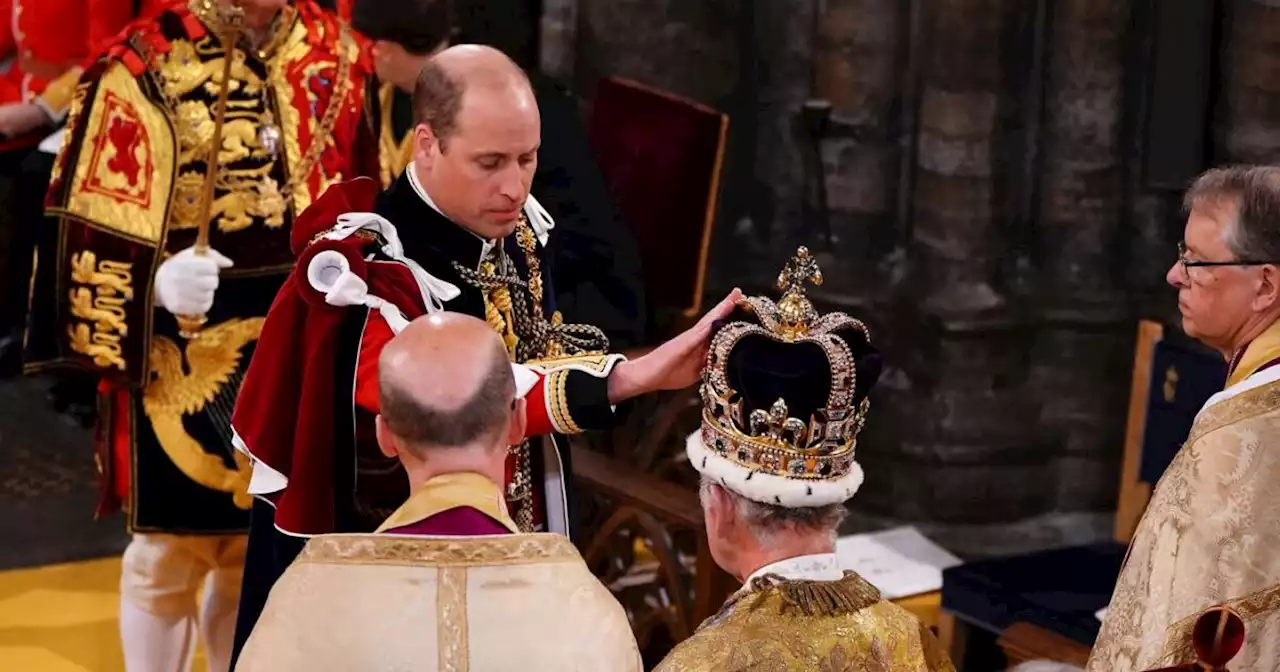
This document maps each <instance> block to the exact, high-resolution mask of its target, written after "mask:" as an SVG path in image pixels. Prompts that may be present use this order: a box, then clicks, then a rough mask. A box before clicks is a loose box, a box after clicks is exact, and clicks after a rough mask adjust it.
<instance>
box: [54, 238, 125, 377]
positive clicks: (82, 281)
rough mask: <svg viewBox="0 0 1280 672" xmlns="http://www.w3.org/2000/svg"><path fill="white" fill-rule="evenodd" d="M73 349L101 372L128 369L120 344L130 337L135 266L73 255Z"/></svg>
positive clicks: (86, 252)
mask: <svg viewBox="0 0 1280 672" xmlns="http://www.w3.org/2000/svg"><path fill="white" fill-rule="evenodd" d="M70 270H71V282H72V288H71V291H70V295H71V302H70V305H71V316H72V317H73V318H75V319H78V320H84V321H83V322H72V324H71V325H69V326H68V327H67V333H68V335H69V337H70V346H71V349H72V350H73V351H75V352H78V353H80V354H82V355H85V356H87V357H90V358H92V359H93V363H94V364H95V365H97V366H100V367H102V368H116V369H119V370H121V371H124V370H125V369H126V366H127V363H126V361H125V357H124V348H123V346H122V345H121V341H122V340H123V339H124V337H125V336H127V335H128V334H129V324H128V321H127V319H126V318H127V314H128V313H127V310H126V308H125V306H126V305H127V304H129V303H130V302H132V301H133V296H134V292H133V264H132V263H129V262H123V261H112V260H110V259H102V260H99V259H98V257H97V255H95V254H94V253H93V252H91V251H89V250H84V251H81V252H78V253H75V254H72V255H71V263H70Z"/></svg>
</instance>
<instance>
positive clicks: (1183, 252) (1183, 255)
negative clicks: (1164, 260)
mask: <svg viewBox="0 0 1280 672" xmlns="http://www.w3.org/2000/svg"><path fill="white" fill-rule="evenodd" d="M1178 263H1179V264H1182V268H1183V270H1186V269H1189V268H1200V267H1202V266H1267V265H1277V266H1280V261H1192V260H1190V259H1188V258H1187V244H1186V243H1178Z"/></svg>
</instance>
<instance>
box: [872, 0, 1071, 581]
mask: <svg viewBox="0 0 1280 672" xmlns="http://www.w3.org/2000/svg"><path fill="white" fill-rule="evenodd" d="M924 7H925V15H924V17H923V19H924V23H923V26H922V33H921V34H920V36H919V40H920V41H919V43H917V44H916V45H913V48H915V49H919V50H920V52H919V53H921V54H923V55H924V57H925V60H924V61H923V68H922V70H923V71H922V82H921V87H920V88H921V95H920V102H919V105H920V109H919V134H918V137H917V144H918V149H917V152H916V166H915V169H916V174H915V181H914V191H913V193H912V194H911V203H912V221H911V223H910V224H911V234H912V236H911V249H910V267H911V268H910V280H909V281H908V283H907V287H906V292H907V301H904V302H903V303H901V304H899V305H897V306H895V307H894V308H893V309H892V312H893V313H894V314H895V316H894V318H893V320H892V323H893V324H895V325H897V326H895V327H892V328H891V330H892V331H895V332H897V333H896V334H893V335H891V336H889V338H890V339H891V340H892V341H894V342H895V343H890V344H889V346H888V347H890V348H891V349H892V350H891V352H890V353H889V354H888V359H889V361H891V362H893V363H894V364H895V366H896V367H900V369H897V370H893V371H891V372H890V373H891V374H892V375H890V376H889V377H888V379H887V380H886V385H885V386H884V389H883V390H882V393H881V394H880V395H879V398H880V400H881V402H882V403H880V404H879V406H876V407H874V408H877V409H879V412H880V415H879V416H876V417H873V418H872V419H871V420H870V421H869V423H868V430H869V432H870V434H869V436H868V437H867V441H866V442H865V443H864V444H863V445H862V447H860V448H859V459H860V460H861V461H863V463H864V469H865V470H866V472H867V473H868V478H867V481H866V483H865V484H864V485H863V488H862V492H860V493H859V495H858V497H857V498H855V501H854V503H853V506H854V507H855V509H857V511H858V512H860V513H863V514H870V515H872V516H875V517H877V518H883V519H888V520H895V521H903V520H906V521H912V522H914V523H916V524H918V525H920V526H921V527H922V528H923V529H924V530H926V532H928V533H930V534H931V535H932V536H933V538H934V539H935V540H936V541H938V542H939V543H941V544H943V545H944V546H946V547H948V548H951V549H953V550H954V551H956V552H958V553H961V554H965V555H981V554H989V553H1000V552H1003V551H1007V550H1010V549H1016V548H1018V544H1019V543H1025V542H1026V539H1025V537H1026V535H1025V531H1024V530H1020V529H1017V528H1011V527H1009V525H1008V523H1010V522H1013V521H1021V520H1025V519H1029V518H1033V517H1035V516H1038V515H1040V514H1044V513H1048V512H1050V511H1052V509H1053V508H1054V505H1055V503H1056V493H1054V492H1053V490H1052V489H1051V488H1045V487H1043V484H1044V483H1046V482H1052V473H1051V471H1050V461H1049V459H1048V457H1049V456H1048V453H1047V451H1045V450H1044V445H1042V443H1041V442H1040V437H1041V434H1040V432H1039V431H1038V429H1037V428H1036V426H1035V423H1033V422H1018V421H1016V420H1014V419H1016V418H1034V417H1036V416H1037V413H1038V408H1037V399H1035V398H1034V397H1033V396H1032V395H1028V394H1027V390H1026V382H1027V355H1028V352H1027V348H1028V345H1027V342H1026V338H1025V331H1024V330H1023V329H1022V328H1021V325H1020V323H1019V321H1018V320H1017V319H1015V313H1014V312H1013V311H1012V310H1011V309H1010V307H1009V300H1008V299H1007V297H1006V296H1005V295H1004V294H1003V293H1002V292H1001V291H1000V290H998V289H997V282H996V278H997V275H998V268H999V263H1000V260H1001V258H1002V256H1003V255H1005V254H1006V249H1007V243H1006V241H1005V239H1004V237H1003V236H1002V229H1003V228H1004V226H1005V223H1006V221H1007V218H1008V213H1009V212H1010V207H1011V197H1010V194H1009V193H1008V192H1009V186H1008V185H1009V181H1010V171H1011V170H1013V169H1014V168H1012V166H1013V165H1014V164H1012V163H1011V162H1010V161H1009V160H1008V158H1007V156H1006V154H1007V152H1008V149H1007V148H1008V147H1009V146H1010V145H1011V144H1012V143H1011V140H1012V137H1011V136H1012V135H1013V131H1012V130H1011V128H1010V127H1011V124H1010V123H1009V122H1008V121H1007V119H1006V117H1007V116H1008V114H1009V110H1010V109H1011V108H1012V107H1014V105H1013V103H1014V102H1015V101H1014V100H1013V97H1012V96H1013V89H1015V88H1016V87H1015V85H1014V83H1013V82H1012V81H1010V77H1009V76H1008V75H1007V74H1006V73H1007V71H1006V68H1005V61H1006V59H1008V58H1010V57H1011V55H1012V53H1013V49H1012V44H1011V42H1010V34H1011V33H1015V32H1016V31H1015V30H1014V28H1015V26H1016V25H1018V23H1019V19H1020V15H1019V12H1022V11H1026V4H1025V3H1023V2H1021V0H931V1H930V2H927V3H925V5H924ZM882 342H883V341H882ZM899 344H901V345H899ZM908 350H909V351H908ZM873 403H874V402H873ZM875 413H876V411H874V410H873V415H874V414H875Z"/></svg>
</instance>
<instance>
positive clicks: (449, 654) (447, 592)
mask: <svg viewBox="0 0 1280 672" xmlns="http://www.w3.org/2000/svg"><path fill="white" fill-rule="evenodd" d="M439 579H440V583H438V584H437V585H436V638H437V639H436V646H438V647H439V652H438V653H437V658H436V663H437V664H438V666H439V668H438V669H439V670H440V672H467V663H468V661H469V660H470V657H471V655H470V652H469V651H468V650H467V568H466V567H441V568H440V574H439Z"/></svg>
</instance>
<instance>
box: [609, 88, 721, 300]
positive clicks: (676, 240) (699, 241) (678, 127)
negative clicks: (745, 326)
mask: <svg viewBox="0 0 1280 672" xmlns="http://www.w3.org/2000/svg"><path fill="white" fill-rule="evenodd" d="M728 128H729V118H728V116H726V115H724V114H721V113H720V112H717V111H715V110H713V109H711V108H708V107H706V106H703V105H699V104H698V103H695V102H692V101H689V100H685V99H682V98H679V97H677V96H673V95H671V94H668V93H665V92H662V91H658V90H656V89H652V88H649V87H646V86H643V85H641V84H637V83H636V82H632V81H629V80H625V79H620V78H616V77H608V78H605V79H603V80H601V81H600V84H599V86H598V87H597V89H596V97H595V101H594V104H593V107H592V111H591V118H590V122H589V124H588V131H587V132H588V136H589V138H590V141H591V145H592V148H593V149H594V150H595V154H596V159H597V160H598V161H599V163H600V168H601V170H602V171H603V172H604V176H605V179H607V180H608V182H609V187H610V191H611V193H612V195H613V197H614V198H615V199H616V200H617V203H618V208H619V209H620V210H621V212H622V216H623V218H624V219H626V221H627V222H628V224H629V225H630V226H631V228H632V231H633V232H634V234H635V237H636V241H637V242H638V244H639V246H640V259H641V263H642V264H643V266H644V281H645V292H646V294H647V295H648V298H649V303H650V305H651V306H652V307H653V308H654V309H655V310H669V311H677V312H679V313H680V314H682V315H684V316H692V315H696V314H698V313H700V312H701V310H702V305H701V304H702V286H703V281H704V279H705V276H706V266H707V252H708V250H709V248H710V246H711V230H712V227H713V225H714V222H715V211H716V204H717V201H718V198H719V191H720V169H721V164H722V163H723V161H724V148H725V136H726V133H727V132H728Z"/></svg>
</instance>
